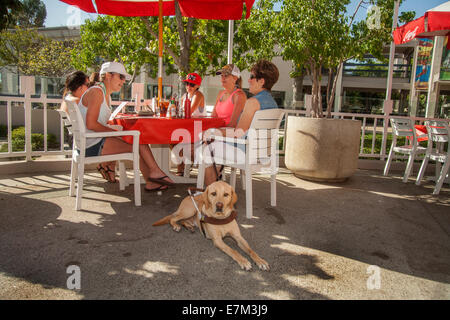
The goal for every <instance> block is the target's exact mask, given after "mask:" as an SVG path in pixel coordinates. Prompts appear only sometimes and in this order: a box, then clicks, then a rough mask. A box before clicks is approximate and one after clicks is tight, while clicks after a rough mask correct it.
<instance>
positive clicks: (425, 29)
mask: <svg viewBox="0 0 450 320" xmlns="http://www.w3.org/2000/svg"><path fill="white" fill-rule="evenodd" d="M448 35H450V1H447V2H445V3H443V4H441V5H439V6H437V7H435V8H433V9H430V10H428V11H427V12H425V14H424V15H423V16H422V17H420V18H418V19H416V20H413V21H411V22H409V23H407V24H405V25H403V26H401V27H398V28H397V29H395V30H394V42H395V44H402V43H405V42H408V41H411V40H412V39H414V38H426V37H434V36H448Z"/></svg>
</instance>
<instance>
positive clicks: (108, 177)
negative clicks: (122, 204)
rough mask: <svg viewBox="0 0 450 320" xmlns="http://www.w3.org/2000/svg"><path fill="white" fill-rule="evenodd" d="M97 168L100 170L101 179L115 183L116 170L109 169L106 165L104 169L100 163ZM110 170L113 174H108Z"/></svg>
mask: <svg viewBox="0 0 450 320" xmlns="http://www.w3.org/2000/svg"><path fill="white" fill-rule="evenodd" d="M97 170H98V172H100V174H101V175H102V177H103V179H105V180H106V181H108V182H110V183H116V182H117V180H116V174H115V173H116V172H115V171H114V170H111V168H110V167H109V166H108V165H107V166H106V169H105V167H103V166H102V165H101V164H99V165H98V166H97ZM110 172H112V173H113V175H111V174H110Z"/></svg>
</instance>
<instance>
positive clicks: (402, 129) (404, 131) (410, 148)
mask: <svg viewBox="0 0 450 320" xmlns="http://www.w3.org/2000/svg"><path fill="white" fill-rule="evenodd" d="M390 121H391V127H392V144H391V150H390V151H389V156H388V159H387V161H386V165H385V167H384V173H383V174H384V175H385V176H386V175H387V174H388V172H389V168H390V166H391V163H392V158H393V157H394V153H395V152H398V153H403V154H408V155H409V158H408V163H407V165H406V169H405V174H404V175H403V182H408V178H409V176H410V174H411V171H412V168H413V164H414V159H415V158H416V156H417V155H418V154H423V153H425V151H426V148H424V147H421V146H419V142H418V141H417V139H418V138H420V137H422V136H417V134H416V129H415V128H414V122H413V121H412V120H411V119H405V118H391V120H390ZM397 137H406V141H405V145H403V146H397ZM408 137H410V139H408Z"/></svg>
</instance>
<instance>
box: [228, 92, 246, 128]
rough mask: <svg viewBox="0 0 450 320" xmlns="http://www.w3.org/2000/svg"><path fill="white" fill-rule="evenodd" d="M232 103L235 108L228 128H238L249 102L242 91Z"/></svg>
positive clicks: (236, 94) (235, 95)
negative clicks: (243, 111) (239, 120)
mask: <svg viewBox="0 0 450 320" xmlns="http://www.w3.org/2000/svg"><path fill="white" fill-rule="evenodd" d="M232 101H233V105H234V108H233V113H232V114H231V120H230V123H228V125H227V127H233V128H236V125H237V122H238V119H239V116H240V115H241V113H242V110H243V109H244V106H245V102H246V101H247V96H246V95H245V93H244V92H243V91H242V90H239V91H238V92H236V93H235V94H234V95H233V98H232Z"/></svg>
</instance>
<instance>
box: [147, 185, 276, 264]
mask: <svg viewBox="0 0 450 320" xmlns="http://www.w3.org/2000/svg"><path fill="white" fill-rule="evenodd" d="M193 199H194V201H195V203H196V205H197V207H198V209H199V210H200V211H201V213H202V217H199V215H198V214H197V209H196V208H195V205H194V203H193V202H192V199H191V197H190V196H188V197H186V198H184V199H183V201H181V204H180V206H179V208H178V210H177V211H175V212H174V213H172V214H170V215H168V216H166V217H164V218H162V219H161V220H158V221H156V222H155V223H154V224H153V226H161V225H164V224H166V223H170V224H171V225H172V227H173V230H175V231H180V229H181V226H180V225H179V224H178V223H177V222H180V223H181V224H182V225H184V226H185V227H186V228H188V229H189V230H191V231H194V221H195V222H196V223H197V226H198V227H199V228H200V229H202V226H204V230H205V235H206V236H207V238H208V239H211V240H212V241H213V243H214V245H215V246H216V247H217V248H219V249H221V250H222V251H224V252H225V253H226V254H228V255H229V256H230V257H231V258H233V259H234V260H235V261H236V262H237V263H238V264H239V265H240V266H241V268H242V269H245V270H250V269H251V268H252V265H251V263H250V262H249V261H248V260H247V259H246V258H244V257H243V256H242V255H241V254H239V252H237V251H236V250H233V249H232V248H230V247H229V246H228V245H227V244H226V243H225V242H224V241H223V238H224V237H225V236H231V237H232V238H234V239H235V240H236V242H237V243H238V245H239V247H240V248H241V249H242V250H243V251H244V252H245V253H247V254H248V255H249V256H250V257H251V258H252V259H253V261H254V262H255V263H256V264H257V265H258V267H259V268H260V269H261V270H269V264H268V263H267V262H266V261H265V260H264V259H262V258H261V257H259V256H258V255H257V254H256V252H254V251H253V250H252V249H251V248H250V246H249V245H248V243H247V241H246V240H245V239H244V238H243V237H242V235H241V232H240V230H239V226H238V224H237V222H236V219H234V218H235V216H236V211H235V210H234V204H235V203H236V201H237V195H236V193H235V192H234V190H233V188H232V187H231V186H230V185H229V184H228V183H226V182H223V181H217V182H214V183H212V184H210V185H209V186H208V187H207V188H206V190H205V192H203V193H202V194H200V195H197V196H194V197H193Z"/></svg>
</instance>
